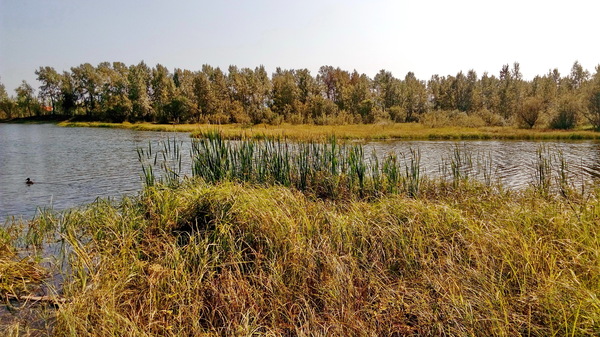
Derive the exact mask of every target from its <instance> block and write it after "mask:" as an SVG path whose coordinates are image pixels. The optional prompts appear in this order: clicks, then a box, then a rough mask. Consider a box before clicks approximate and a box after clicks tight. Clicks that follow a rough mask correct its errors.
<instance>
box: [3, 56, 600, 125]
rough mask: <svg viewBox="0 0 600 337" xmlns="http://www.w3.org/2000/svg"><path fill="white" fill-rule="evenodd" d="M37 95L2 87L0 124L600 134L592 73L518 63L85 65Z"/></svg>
mask: <svg viewBox="0 0 600 337" xmlns="http://www.w3.org/2000/svg"><path fill="white" fill-rule="evenodd" d="M35 74H36V75H37V80H38V81H39V83H40V84H41V85H40V87H39V88H38V90H37V95H36V90H34V88H33V87H32V86H31V85H30V84H29V83H27V82H26V81H23V82H22V83H21V85H20V86H19V87H18V88H17V89H15V93H16V96H9V95H8V94H7V92H6V90H5V88H4V86H3V85H2V84H1V83H0V118H3V119H11V118H18V117H28V116H45V115H62V116H69V117H74V118H78V119H86V120H97V121H110V122H123V121H129V122H140V121H147V122H159V123H220V124H225V123H243V124H257V123H269V124H279V123H282V122H287V123H293V124H302V123H305V124H348V123H378V122H421V123H425V124H428V125H432V126H444V125H450V124H453V125H464V126H484V125H513V126H519V127H526V128H533V127H538V126H539V127H550V128H557V129H570V128H574V127H576V126H577V125H581V124H591V125H592V126H593V127H594V128H596V129H600V65H598V66H597V67H596V68H595V73H594V74H591V73H590V72H589V71H587V70H584V69H583V67H582V66H581V65H580V64H579V63H578V62H575V63H574V64H573V66H572V68H571V71H570V73H569V74H567V75H565V76H563V75H561V74H560V73H559V72H558V70H557V69H553V70H550V71H549V72H548V73H547V74H545V75H541V76H536V77H535V78H533V80H525V79H523V76H522V74H521V70H520V65H519V63H514V64H513V65H512V66H511V65H508V64H507V65H504V66H502V68H501V69H500V72H499V74H498V76H495V75H490V74H488V73H487V72H486V73H484V74H483V75H482V76H481V77H479V76H478V75H477V73H476V72H475V71H473V70H469V71H468V72H467V73H466V74H465V73H463V72H462V71H461V72H459V73H457V74H456V75H454V76H453V75H448V76H439V75H434V76H432V77H431V78H430V79H429V80H428V81H424V80H420V79H418V78H416V76H415V74H414V73H412V72H409V73H407V74H406V76H404V78H396V77H394V76H393V75H392V73H391V72H389V71H386V70H381V71H380V72H379V73H377V74H376V75H375V76H374V77H373V78H370V77H368V76H367V75H365V74H359V73H358V72H357V71H353V72H349V71H346V70H342V69H340V68H339V67H337V68H334V67H333V66H323V67H321V68H320V69H319V71H318V73H317V74H316V76H313V75H312V74H311V73H310V71H309V70H307V69H296V70H294V69H290V70H286V69H281V68H277V69H276V71H275V72H274V73H272V74H271V76H269V74H268V73H267V71H266V70H265V68H264V66H259V67H256V68H255V69H251V68H241V69H240V68H238V67H236V66H230V67H229V68H228V69H227V72H225V71H223V70H221V69H220V68H218V67H216V68H215V67H212V66H209V65H204V66H202V69H201V70H200V71H191V70H186V69H175V70H174V71H173V72H171V71H169V70H168V69H167V68H166V67H164V66H162V65H160V64H157V65H156V66H155V67H152V68H151V67H149V66H148V65H146V64H145V63H144V62H140V63H139V64H136V65H129V66H127V65H125V64H124V63H121V62H113V63H109V62H103V63H100V64H98V65H97V66H93V65H91V64H89V63H85V64H81V65H79V66H77V67H72V68H71V69H70V71H64V72H62V73H59V72H57V71H56V70H55V69H54V68H52V67H47V66H46V67H40V68H39V69H37V70H36V71H35Z"/></svg>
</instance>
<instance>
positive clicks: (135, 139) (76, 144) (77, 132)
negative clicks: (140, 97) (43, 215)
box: [0, 124, 190, 223]
mask: <svg viewBox="0 0 600 337" xmlns="http://www.w3.org/2000/svg"><path fill="white" fill-rule="evenodd" d="M173 137H175V139H177V140H180V141H184V142H185V143H186V144H187V143H190V140H189V134H187V133H159V132H141V131H133V130H121V129H102V128H65V127H59V126H56V125H52V124H34V125H23V124H0V223H1V222H2V221H4V220H5V219H6V217H7V216H13V215H14V216H23V217H24V218H31V217H32V216H33V215H34V214H35V212H36V210H37V208H38V207H39V208H54V209H56V210H63V209H67V208H71V207H77V206H81V205H84V204H87V203H90V202H93V201H94V200H95V199H96V198H98V197H114V198H119V197H121V196H122V195H124V194H135V193H136V192H138V191H140V190H141V188H142V180H141V178H140V175H141V166H140V163H139V161H138V155H137V151H136V149H137V148H147V147H148V142H150V141H151V142H155V141H158V140H161V139H167V138H171V139H173ZM28 177H29V178H31V180H33V181H34V182H35V183H34V184H33V185H27V184H25V179H26V178H28Z"/></svg>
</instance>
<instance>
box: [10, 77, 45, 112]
mask: <svg viewBox="0 0 600 337" xmlns="http://www.w3.org/2000/svg"><path fill="white" fill-rule="evenodd" d="M15 92H16V93H17V106H18V107H19V108H20V109H21V111H23V112H26V114H23V113H22V114H21V115H22V116H23V115H25V116H32V111H34V103H35V96H34V91H33V87H32V86H31V85H29V83H27V81H25V80H23V81H22V82H21V85H19V86H18V87H17V89H15ZM35 112H36V114H37V115H39V112H40V111H39V110H38V109H35Z"/></svg>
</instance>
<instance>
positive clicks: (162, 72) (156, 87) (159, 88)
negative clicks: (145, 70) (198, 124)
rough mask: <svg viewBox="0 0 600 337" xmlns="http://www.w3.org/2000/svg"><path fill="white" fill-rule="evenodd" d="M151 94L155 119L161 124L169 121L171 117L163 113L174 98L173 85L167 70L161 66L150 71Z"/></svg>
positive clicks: (158, 65)
mask: <svg viewBox="0 0 600 337" xmlns="http://www.w3.org/2000/svg"><path fill="white" fill-rule="evenodd" d="M151 92H152V107H153V110H154V112H155V114H156V118H157V119H158V121H160V122H163V123H164V122H168V121H170V117H171V116H169V113H167V112H166V111H165V107H166V106H167V105H170V104H171V101H172V100H173V98H174V97H175V83H174V81H173V77H172V75H171V74H170V72H169V70H168V69H167V68H166V67H164V66H163V65H161V64H157V65H156V67H155V68H154V69H152V80H151Z"/></svg>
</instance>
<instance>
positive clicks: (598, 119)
mask: <svg viewBox="0 0 600 337" xmlns="http://www.w3.org/2000/svg"><path fill="white" fill-rule="evenodd" d="M586 103H587V107H586V109H584V116H585V118H586V119H587V120H588V121H589V122H590V124H592V126H593V127H594V128H595V129H596V130H598V131H600V64H599V65H597V66H596V73H595V74H594V76H593V77H592V80H591V82H590V84H589V88H588V89H587V93H586Z"/></svg>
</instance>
